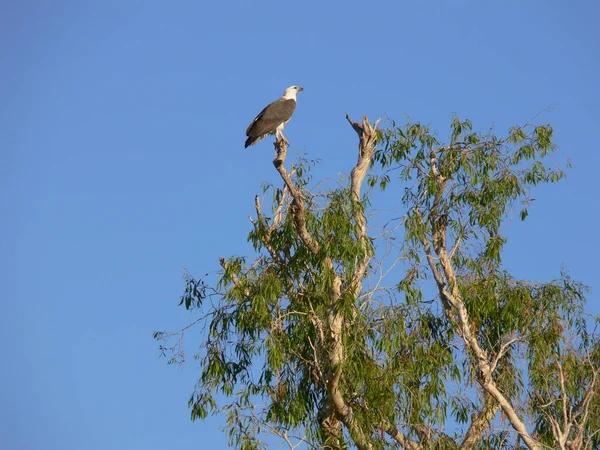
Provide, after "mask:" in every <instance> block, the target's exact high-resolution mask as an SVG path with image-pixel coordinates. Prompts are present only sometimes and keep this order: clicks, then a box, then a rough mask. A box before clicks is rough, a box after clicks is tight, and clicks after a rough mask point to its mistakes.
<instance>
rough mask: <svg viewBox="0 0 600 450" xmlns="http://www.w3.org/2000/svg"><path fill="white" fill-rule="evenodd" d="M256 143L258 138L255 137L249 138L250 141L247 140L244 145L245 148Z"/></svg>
mask: <svg viewBox="0 0 600 450" xmlns="http://www.w3.org/2000/svg"><path fill="white" fill-rule="evenodd" d="M255 142H256V138H255V137H249V138H248V139H246V143H245V144H244V148H248V147H250V146H251V145H253V144H254V143H255Z"/></svg>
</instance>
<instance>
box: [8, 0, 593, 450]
mask: <svg viewBox="0 0 600 450" xmlns="http://www.w3.org/2000/svg"><path fill="white" fill-rule="evenodd" d="M599 13H600V7H598V4H597V3H596V2H593V1H578V2H564V1H558V0H555V1H548V0H544V1H542V0H538V1H525V2H524V1H504V2H480V1H475V0H470V1H467V0H456V1H450V0H446V1H433V0H432V1H420V2H417V1H411V2H408V1H398V0H395V1H379V2H356V1H343V2H341V1H330V2H325V1H319V2H315V1H302V2H284V1H281V0H280V1H254V2H250V1H222V2H200V1H196V2H192V1H166V0H165V1H153V0H146V1H134V0H119V1H109V0H104V1H100V0H98V1H91V0H89V1H73V0H71V1H69V0H54V1H41V0H40V1H31V0H22V1H18V2H9V1H5V2H2V3H1V5H0V100H1V101H0V158H1V159H0V207H1V210H2V220H1V221H0V231H1V233H0V254H1V259H0V277H1V278H0V281H1V283H2V287H3V289H2V297H3V298H2V302H1V311H0V338H1V341H0V342H2V344H3V349H2V353H1V355H2V366H1V370H0V399H1V401H0V445H1V446H2V447H3V448H5V449H18V450H27V449H44V450H53V449H57V450H59V449H60V450H71V449H74V450H75V449H76V450H80V449H86V450H94V449H107V448H108V449H145V450H153V449H167V448H173V447H178V448H191V447H195V448H224V447H225V445H226V438H225V436H224V435H223V434H222V433H221V432H219V431H218V426H219V424H221V421H220V420H219V419H218V418H211V419H209V420H208V421H206V422H196V423H192V422H190V421H189V411H188V409H187V405H186V402H187V399H188V396H189V394H190V393H191V391H192V389H193V385H194V382H195V380H196V378H197V376H198V373H199V372H198V367H197V363H196V362H195V361H193V360H190V362H188V364H187V365H186V367H185V369H184V370H178V369H177V368H174V367H170V366H167V365H166V364H165V360H164V359H159V358H158V351H157V343H156V342H155V341H153V340H152V339H151V332H152V331H153V330H162V329H175V328H177V327H181V326H183V325H185V324H187V323H188V322H191V321H192V320H193V319H194V317H195V316H193V315H192V314H190V313H187V312H185V311H184V310H183V309H181V308H177V307H176V304H177V301H178V297H179V295H180V293H181V291H182V287H183V282H182V278H181V275H182V273H183V268H184V267H185V268H187V269H188V270H190V271H191V272H192V273H193V274H195V275H201V274H202V273H205V272H210V271H214V270H216V269H218V257H219V256H229V255H231V254H233V253H241V254H249V253H250V249H249V246H248V244H247V243H246V234H247V232H248V230H249V229H250V223H249V222H248V216H250V215H252V214H253V196H254V194H255V193H260V192H261V190H260V185H261V182H262V181H269V182H274V183H278V182H279V181H278V178H277V174H276V173H275V171H274V170H273V167H272V165H271V160H272V156H273V148H272V146H271V144H270V140H271V139H269V141H265V142H262V143H260V144H258V145H257V146H255V147H251V148H250V149H248V150H244V148H243V143H244V139H245V136H244V130H245V129H246V126H247V125H248V123H249V122H250V121H251V120H252V118H253V117H254V116H255V115H256V113H258V111H259V110H260V109H261V108H262V107H263V106H264V105H265V104H267V103H268V102H270V101H272V100H274V99H276V98H277V97H279V96H280V95H281V93H282V91H283V89H284V88H285V87H287V86H289V85H292V84H298V85H301V86H303V87H304V88H305V91H304V92H302V93H301V94H300V96H299V102H298V108H297V110H296V114H295V116H294V118H293V120H292V121H291V122H290V124H289V125H288V126H287V127H286V136H287V138H288V139H289V140H290V142H291V143H292V147H291V156H292V157H293V156H295V155H297V154H302V153H304V152H307V153H308V156H309V157H311V158H321V159H322V160H323V163H322V164H321V165H320V166H318V168H317V169H316V172H315V179H319V178H321V177H334V178H335V177H337V174H338V172H346V173H347V172H349V170H350V168H351V166H352V164H353V163H354V161H355V160H356V154H355V146H356V136H355V134H354V132H353V131H352V130H351V128H350V127H349V126H348V124H347V123H346V122H345V119H344V114H345V113H346V112H348V113H350V115H351V116H352V117H353V118H354V119H355V120H358V119H359V118H360V116H361V115H363V114H366V115H368V116H369V117H370V118H371V120H374V119H376V118H378V117H390V118H393V119H396V120H399V121H402V120H403V119H404V116H405V114H408V115H410V117H411V119H412V120H415V121H424V122H426V123H429V124H431V125H432V127H433V129H435V130H438V131H439V132H440V135H441V136H445V135H446V132H447V130H448V129H449V122H450V119H451V115H452V113H455V112H456V113H458V114H459V115H460V116H461V117H462V118H470V119H471V120H472V121H473V122H474V124H475V127H476V128H477V129H487V128H488V127H489V126H491V125H495V127H496V130H497V131H498V132H504V131H505V130H506V129H507V127H508V126H509V125H512V124H518V123H523V122H525V121H526V120H528V119H529V118H531V117H533V116H535V115H536V114H537V113H538V112H540V111H542V110H544V109H546V108H549V107H551V108H553V109H552V111H551V112H548V113H544V114H543V115H542V117H541V118H539V119H538V122H550V123H552V124H553V126H554V128H555V131H556V142H557V143H558V144H559V146H560V150H559V152H558V153H557V154H556V155H553V156H552V157H551V158H552V159H551V162H552V163H556V164H562V165H564V161H565V158H566V157H569V158H571V160H572V163H573V166H574V167H573V169H572V170H570V171H569V174H568V178H567V179H566V180H565V181H563V182H561V183H560V184H559V185H553V186H548V187H542V188H540V189H539V190H537V191H536V193H535V197H536V202H535V203H534V204H533V206H532V208H531V210H530V214H531V215H530V217H529V219H528V220H527V221H526V222H524V223H521V222H520V221H519V220H518V219H517V218H516V217H515V218H514V219H512V220H510V221H509V222H508V223H507V224H506V226H505V227H504V230H505V232H506V233H507V235H508V236H509V239H510V240H509V244H508V247H507V254H506V257H505V262H506V267H507V268H508V269H509V270H511V271H513V272H514V274H515V275H516V276H517V277H519V278H524V279H535V280H549V279H552V278H554V277H556V276H558V274H559V271H560V268H561V267H562V266H564V267H566V268H567V269H569V271H570V272H571V274H572V275H573V276H574V278H576V279H579V280H582V281H583V282H585V283H586V284H588V285H590V286H591V287H592V288H593V289H595V291H593V292H592V294H591V295H590V296H589V302H590V305H589V311H590V312H595V313H598V312H600V308H599V306H598V295H597V289H598V275H597V255H598V253H599V250H600V246H599V244H598V239H597V232H598V226H597V223H598V220H599V217H598V206H599V205H598V203H599V202H598V200H597V199H598V187H597V183H598V163H599V162H600V158H599V156H598V155H599V151H598V148H597V141H598V138H597V132H598V123H599V122H600V106H599V105H600V89H599V86H598V85H599V81H598V80H600V51H599V50H598V44H599V43H600V31H599V28H598V26H597V18H598V16H599ZM190 351H193V348H191V349H190Z"/></svg>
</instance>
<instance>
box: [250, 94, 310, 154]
mask: <svg viewBox="0 0 600 450" xmlns="http://www.w3.org/2000/svg"><path fill="white" fill-rule="evenodd" d="M303 90H304V88H301V87H300V86H290V87H289V88H287V89H286V90H285V92H284V93H283V96H282V97H280V98H278V99H277V100H275V101H274V102H273V103H271V104H269V105H267V106H266V107H265V109H263V110H262V111H261V112H260V113H258V116H256V118H255V119H254V120H253V121H252V123H251V124H250V125H249V126H248V129H247V130H246V136H248V139H246V144H245V145H244V148H248V147H249V146H251V145H254V144H256V143H257V142H258V141H260V140H261V139H264V138H266V137H267V136H268V135H270V134H274V135H275V137H276V138H277V139H279V138H283V139H285V137H284V136H283V126H284V125H285V124H286V123H288V122H289V121H290V119H291V118H292V114H294V110H295V109H296V94H298V92H300V91H303Z"/></svg>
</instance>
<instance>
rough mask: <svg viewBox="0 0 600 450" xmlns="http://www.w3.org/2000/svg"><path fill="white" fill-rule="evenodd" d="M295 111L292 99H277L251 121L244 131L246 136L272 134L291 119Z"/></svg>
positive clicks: (294, 102)
mask: <svg viewBox="0 0 600 450" xmlns="http://www.w3.org/2000/svg"><path fill="white" fill-rule="evenodd" d="M294 109H296V101H295V100H293V99H278V100H275V101H274V102H273V103H271V104H270V105H267V106H266V107H265V109H263V110H262V111H261V112H260V113H259V114H258V116H256V118H255V119H254V120H253V121H252V123H251V124H250V125H249V126H248V129H247V130H246V136H262V135H264V134H268V133H272V132H274V131H275V129H276V128H277V127H278V126H279V125H281V124H282V123H284V122H287V121H288V120H290V118H291V117H292V114H293V113H294Z"/></svg>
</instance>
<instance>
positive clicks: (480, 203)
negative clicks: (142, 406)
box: [154, 117, 600, 449]
mask: <svg viewBox="0 0 600 450" xmlns="http://www.w3.org/2000/svg"><path fill="white" fill-rule="evenodd" d="M552 138H553V130H552V128H551V127H550V126H549V125H541V126H533V125H526V126H523V127H512V128H511V129H510V130H509V131H508V134H507V135H506V136H505V137H497V136H496V135H494V134H492V133H491V132H490V133H481V132H476V131H473V125H472V123H471V122H470V121H468V120H466V121H461V120H460V119H459V118H458V117H454V118H453V120H452V123H451V129H450V135H449V141H448V143H447V144H445V143H442V142H440V141H439V140H438V138H437V137H436V136H435V135H434V134H433V133H432V132H431V130H430V128H429V127H428V126H424V125H422V124H418V123H410V122H409V123H407V124H406V125H403V126H398V125H397V124H396V123H392V124H391V126H390V128H388V129H386V130H383V131H382V132H380V134H379V135H378V142H379V144H380V145H381V148H380V149H379V150H377V151H376V153H375V154H374V158H373V161H372V164H371V172H370V174H369V177H368V181H367V183H368V185H369V186H371V187H374V186H379V187H380V188H381V189H382V190H384V191H386V194H387V193H389V194H390V195H398V194H397V192H396V191H394V187H393V186H394V185H395V184H397V183H401V187H402V194H401V195H399V197H400V198H399V203H400V204H401V205H402V210H403V211H405V215H404V217H403V223H404V228H403V230H401V233H400V234H399V235H398V236H391V235H389V234H381V235H378V236H374V237H371V238H370V239H369V242H368V243H367V245H366V246H365V245H363V242H362V241H361V239H360V236H359V234H358V231H357V230H358V229H359V226H358V225H359V224H357V221H356V212H357V209H356V208H358V212H359V214H364V212H365V210H366V209H367V208H368V206H369V205H370V201H371V200H370V198H369V195H366V196H365V197H364V198H362V199H361V204H360V205H359V206H357V205H355V204H354V203H353V201H352V197H351V191H350V187H347V186H343V185H340V186H337V187H335V188H331V189H328V190H325V191H324V192H316V190H315V189H314V188H313V189H312V190H311V189H309V186H310V167H311V165H312V164H311V163H307V162H306V161H303V162H301V163H300V164H298V165H297V166H296V167H295V168H294V171H293V172H292V173H293V182H294V185H295V186H296V187H297V188H298V189H299V190H300V191H301V193H302V197H303V201H304V202H305V210H306V212H305V215H304V217H303V219H304V221H305V224H306V230H307V232H308V233H309V234H310V236H312V238H313V239H314V241H315V242H317V243H318V252H316V253H315V252H313V251H311V249H310V248H309V247H308V246H307V244H306V242H305V240H303V238H302V236H301V235H300V234H299V232H298V224H297V221H296V219H297V218H295V216H294V212H293V211H294V208H295V205H294V201H296V200H293V199H291V198H290V194H289V192H288V191H287V189H286V190H283V189H281V188H278V187H275V186H266V187H265V193H266V194H269V193H270V194H271V196H272V202H271V214H270V217H267V216H265V215H263V213H262V211H261V212H260V214H258V215H257V218H256V219H255V220H254V222H253V224H254V225H253V228H252V230H251V231H250V233H249V234H248V241H249V242H250V243H251V244H252V246H253V248H254V250H255V252H256V254H255V255H253V256H252V257H239V256H232V257H230V258H228V259H223V260H222V261H221V266H222V270H221V272H220V274H219V279H218V280H217V282H216V283H212V284H211V283H209V282H208V281H207V280H203V279H199V280H197V279H194V278H193V277H191V276H189V275H186V278H185V290H184V294H183V295H182V297H181V301H180V305H183V306H185V308H187V309H194V308H195V309H200V310H201V311H203V313H204V314H205V316H203V317H202V318H201V319H200V322H201V323H202V324H204V328H203V333H202V337H203V343H202V345H201V348H200V350H199V352H198V353H197V355H196V358H197V359H198V360H199V363H200V368H201V375H200V379H199V381H198V383H197V386H196V389H195V391H194V393H193V394H192V396H191V398H190V400H189V406H190V409H191V417H192V419H204V418H205V417H207V415H208V414H212V413H218V412H220V413H223V414H225V416H226V418H227V426H226V432H227V433H228V435H229V437H230V444H231V445H232V446H234V447H235V448H244V449H253V448H265V443H264V440H263V438H262V435H263V434H264V433H267V434H274V435H276V436H279V437H282V438H285V439H288V438H289V434H288V433H290V434H291V433H295V434H296V441H297V440H305V441H306V442H309V443H310V444H311V445H313V446H319V445H320V444H321V443H323V440H322V436H323V434H322V432H323V428H322V426H321V420H320V419H319V417H320V416H319V414H320V413H324V412H326V411H327V405H329V402H330V394H331V393H330V391H328V385H327V383H329V382H330V380H331V374H332V373H333V372H335V371H336V370H340V371H341V373H342V374H343V375H342V376H341V378H340V384H339V391H340V393H341V394H342V397H343V398H344V399H345V401H346V402H347V405H348V406H349V407H350V408H351V410H352V411H353V414H354V418H355V420H356V423H357V425H358V427H359V428H360V429H361V430H363V432H364V434H365V436H366V439H367V441H368V443H369V445H370V446H371V448H387V447H390V446H391V444H390V442H391V440H390V437H389V436H388V437H386V435H385V433H384V431H383V430H384V428H385V426H386V424H394V426H396V427H398V429H400V430H401V432H402V433H403V434H404V435H405V436H406V438H407V439H411V440H413V441H414V442H416V443H419V445H423V446H424V447H425V448H440V449H442V448H448V449H454V448H459V444H460V442H461V439H462V438H463V437H464V434H465V431H466V430H467V429H468V427H469V426H470V424H471V421H472V420H473V419H472V418H473V417H474V415H476V414H478V413H480V412H481V409H482V396H481V390H480V383H481V374H480V373H479V370H480V369H479V368H478V365H477V363H476V361H475V360H474V359H473V354H472V351H471V350H469V349H468V348H466V347H465V346H464V344H463V341H462V340H461V339H460V338H459V337H460V336H461V334H460V333H461V331H460V329H459V327H457V322H456V321H457V318H456V316H454V315H453V314H454V313H452V311H451V307H450V306H449V305H448V304H447V302H445V301H444V299H443V298H442V301H441V302H439V301H437V300H438V299H439V298H440V297H434V299H433V300H432V294H431V292H434V291H435V292H436V293H437V294H439V293H440V292H442V290H443V289H453V288H456V290H457V292H458V293H459V296H460V300H461V302H462V303H463V304H464V307H465V309H466V312H467V314H468V320H469V327H470V329H471V330H473V332H474V335H475V337H476V340H477V342H478V344H479V346H480V347H481V348H482V349H483V350H484V351H485V352H486V353H487V355H489V358H490V362H493V364H494V372H493V380H494V382H495V383H496V384H497V386H498V388H499V389H500V390H501V391H502V392H503V393H504V395H505V396H506V397H507V398H508V399H509V400H510V401H511V402H513V404H514V405H516V408H517V409H518V410H519V411H521V412H522V413H523V414H525V415H526V416H527V419H526V420H527V421H529V422H530V423H532V424H534V428H535V429H534V430H533V431H534V432H535V434H536V436H538V439H539V441H540V442H541V443H542V444H544V445H547V446H549V447H552V446H555V442H556V441H555V436H554V434H553V431H552V426H551V421H552V418H554V417H560V414H561V411H562V408H563V406H564V405H567V406H568V407H569V408H571V409H572V410H573V411H575V413H577V411H581V413H580V418H582V419H583V414H584V413H583V411H584V410H585V411H587V413H586V414H587V416H586V418H585V420H584V421H583V422H582V423H583V427H584V428H585V430H586V433H585V436H586V437H590V436H591V435H592V434H593V431H594V430H597V429H600V400H598V398H600V396H598V395H595V396H592V397H593V398H591V399H590V400H586V398H587V397H586V395H587V394H586V393H587V392H589V389H596V392H597V390H598V384H595V387H594V384H593V383H594V381H593V380H594V379H595V378H594V377H597V376H598V367H600V344H599V340H598V335H597V334H596V333H595V331H593V330H592V328H591V327H590V321H589V320H588V318H587V316H585V314H584V313H583V307H584V303H585V300H584V294H585V292H586V289H585V287H584V286H583V285H581V284H579V283H577V282H575V281H573V280H571V279H570V278H569V277H568V276H567V275H565V274H563V275H561V277H560V278H559V279H558V280H554V281H551V282H527V281H521V280H519V279H517V278H516V277H515V276H514V275H512V274H510V273H508V272H507V271H506V270H505V269H503V267H502V251H503V248H504V245H505V244H506V242H507V238H506V237H505V236H503V234H502V228H501V225H502V223H503V221H504V220H506V219H507V218H508V217H509V214H510V213H511V212H512V210H513V208H514V207H515V205H520V207H519V208H520V210H521V211H520V218H521V219H522V220H524V219H525V218H526V217H527V215H528V213H529V206H530V205H531V202H532V201H533V198H532V196H531V192H530V191H531V189H532V188H533V187H535V186H536V185H538V184H540V183H554V182H556V181H559V180H560V179H562V178H563V177H564V172H563V171H562V170H561V169H551V168H548V167H546V166H545V165H544V164H543V162H542V160H543V158H544V157H545V156H546V155H547V154H548V153H550V152H552V151H554V150H555V147H554V144H553V143H552ZM364 217H366V216H364ZM371 231H372V230H371ZM393 239H396V240H398V241H401V242H402V246H401V248H400V249H397V251H398V254H397V255H392V256H391V258H392V259H393V258H396V257H398V260H400V261H402V263H403V264H404V266H403V267H402V268H401V270H400V268H397V269H396V270H392V271H389V275H388V277H387V278H386V277H383V276H380V275H379V274H381V273H384V271H383V270H382V267H383V263H384V262H385V261H384V259H385V257H388V258H389V257H390V256H389V255H388V253H389V252H388V253H386V251H385V250H384V249H386V248H389V245H388V246H386V244H389V243H390V242H391V241H392V240H393ZM392 248H395V247H392ZM441 251H446V252H447V254H448V255H449V260H450V264H451V266H452V270H453V273H455V275H456V277H455V280H454V279H451V278H448V275H447V270H446V269H445V268H444V267H442V266H441V264H440V260H439V259H436V256H435V255H438V256H439V254H440V252H441ZM432 255H433V256H434V257H433V259H430V257H431V256H432ZM364 259H368V260H369V262H370V266H369V267H370V271H369V272H368V273H367V275H366V277H365V279H364V280H360V281H361V282H364V283H365V285H364V286H365V287H364V288H363V289H362V290H360V291H359V292H358V293H356V292H354V291H353V283H354V279H353V278H354V275H355V273H356V270H357V267H358V265H359V264H360V262H361V261H363V260H364ZM431 260H432V261H433V263H431V262H430V261H431ZM431 264H433V266H431ZM436 270H437V271H439V272H440V273H445V274H446V275H445V276H444V277H442V279H438V278H436V277H435V276H433V278H434V279H435V284H433V285H431V284H429V285H428V282H429V280H430V279H431V278H432V274H434V271H436ZM445 270H446V272H445ZM337 278H339V279H340V280H341V284H342V286H341V288H340V291H341V302H339V303H335V304H333V303H332V301H331V292H332V290H333V289H335V286H334V280H335V279H337ZM452 284H456V286H453V285H452ZM432 288H433V289H432ZM334 314H339V315H341V317H342V318H343V321H342V323H343V328H342V331H341V335H340V339H341V342H342V346H343V349H344V355H343V359H342V362H341V363H339V365H337V366H336V365H335V364H334V365H332V364H331V351H332V348H333V345H334V344H333V343H332V342H334V341H332V338H331V335H332V334H333V331H332V329H331V328H330V324H331V317H332V315H334ZM169 336H170V335H169V334H168V333H155V335H154V337H155V338H156V339H158V340H165V339H168V338H169ZM177 336H181V334H179V333H178V334H177ZM161 349H162V350H163V351H164V350H166V349H167V348H166V347H162V346H161ZM561 372H562V373H563V380H564V382H563V384H561V383H560V381H559V380H560V373H561ZM258 405H262V406H261V407H259V406H258ZM495 417H496V419H495V420H498V417H499V415H496V416H495ZM338 419H339V420H341V419H340V417H337V419H336V420H338ZM496 425H497V426H495V427H494V428H493V429H492V428H490V427H489V423H488V426H485V427H484V428H483V431H482V432H481V435H480V436H479V437H478V444H477V447H476V448H482V449H483V448H516V446H518V445H519V444H518V443H517V442H515V441H514V432H513V431H511V429H510V427H509V425H508V424H506V423H500V424H496ZM340 433H341V434H340V435H339V436H338V438H339V439H338V441H337V442H336V443H335V444H331V442H330V441H327V442H328V443H327V445H332V447H331V448H343V447H344V446H346V445H353V443H354V444H356V435H355V434H352V433H351V432H350V431H349V428H348V424H347V423H344V426H343V427H342V428H341V432H340ZM597 436H598V435H597ZM593 439H594V441H593V442H594V443H595V445H597V444H598V439H600V438H599V437H595V438H593ZM428 446H429V447H428ZM473 448H475V447H473Z"/></svg>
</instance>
